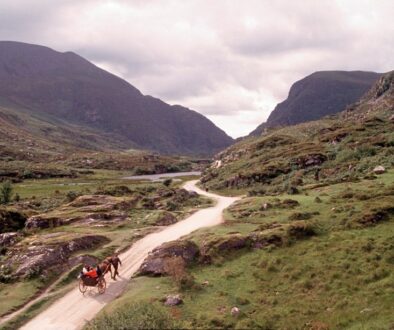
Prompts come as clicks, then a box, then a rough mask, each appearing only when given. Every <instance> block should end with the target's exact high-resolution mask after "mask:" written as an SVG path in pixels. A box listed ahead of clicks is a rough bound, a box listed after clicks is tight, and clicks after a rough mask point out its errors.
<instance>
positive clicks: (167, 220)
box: [155, 212, 178, 226]
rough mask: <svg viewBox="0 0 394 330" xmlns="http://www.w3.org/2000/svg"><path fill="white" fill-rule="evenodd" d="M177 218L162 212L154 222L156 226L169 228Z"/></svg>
mask: <svg viewBox="0 0 394 330" xmlns="http://www.w3.org/2000/svg"><path fill="white" fill-rule="evenodd" d="M177 221H178V220H177V218H176V217H175V216H174V215H173V214H172V213H170V212H162V213H161V214H160V215H159V217H158V219H157V220H156V222H155V225H156V226H169V225H172V224H174V223H176V222H177Z"/></svg>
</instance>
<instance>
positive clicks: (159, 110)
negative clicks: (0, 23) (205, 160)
mask: <svg viewBox="0 0 394 330" xmlns="http://www.w3.org/2000/svg"><path fill="white" fill-rule="evenodd" d="M0 104H3V105H4V104H5V105H8V106H9V105H10V104H11V105H16V106H18V107H21V108H25V109H29V110H30V111H31V112H32V113H40V114H41V115H46V114H47V115H50V116H52V117H55V118H58V119H62V120H65V121H67V122H69V123H72V124H77V125H79V126H85V127H88V128H93V129H96V130H100V131H103V132H106V133H111V134H116V135H118V136H122V137H123V138H124V139H125V140H126V141H128V142H129V143H130V146H134V145H137V146H138V147H140V148H144V149H151V150H156V151H159V152H163V153H184V154H210V153H213V152H215V151H219V150H220V149H222V148H224V147H226V146H228V145H229V144H230V143H231V142H232V139H231V138H230V137H229V136H227V135H226V134H225V133H224V132H223V131H222V130H220V129H219V128H218V127H216V126H215V125H214V124H213V123H212V122H211V121H209V120H208V119H207V118H205V117H204V116H202V115H201V114H199V113H197V112H195V111H192V110H189V109H187V108H184V107H181V106H170V105H168V104H166V103H164V102H163V101H161V100H159V99H157V98H154V97H151V96H144V95H142V94H141V92H140V91H139V90H138V89H136V88H135V87H133V86H132V85H130V84H129V83H127V82H126V81H124V80H122V79H120V78H118V77H116V76H115V75H112V74H110V73H108V72H106V71H104V70H102V69H100V68H98V67H96V66H95V65H93V64H92V63H90V62H88V61H87V60H85V59H84V58H82V57H80V56H78V55H76V54H74V53H72V52H66V53H59V52H56V51H54V50H51V49H49V48H47V47H42V46H37V45H30V44H24V43H18V42H9V41H2V42H0Z"/></svg>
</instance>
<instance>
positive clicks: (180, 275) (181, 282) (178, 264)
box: [164, 256, 195, 290]
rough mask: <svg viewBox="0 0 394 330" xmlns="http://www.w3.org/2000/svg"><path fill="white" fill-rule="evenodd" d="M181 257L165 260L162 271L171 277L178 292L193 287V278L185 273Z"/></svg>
mask: <svg viewBox="0 0 394 330" xmlns="http://www.w3.org/2000/svg"><path fill="white" fill-rule="evenodd" d="M185 266H186V264H185V260H183V258H182V257H179V256H177V257H171V258H167V259H166V260H165V264H164V270H165V272H166V273H167V274H168V275H170V276H171V277H172V279H173V280H174V282H175V283H176V285H177V286H178V289H179V290H185V289H191V288H193V287H194V286H195V281H194V277H193V276H192V275H191V274H189V273H188V272H187V271H186V267H185Z"/></svg>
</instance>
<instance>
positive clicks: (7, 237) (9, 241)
mask: <svg viewBox="0 0 394 330" xmlns="http://www.w3.org/2000/svg"><path fill="white" fill-rule="evenodd" d="M20 237H22V234H21V233H17V232H11V233H3V234H0V247H1V248H0V249H3V248H7V247H9V246H12V245H14V244H15V243H16V242H18V240H19V238H20ZM0 252H2V251H0Z"/></svg>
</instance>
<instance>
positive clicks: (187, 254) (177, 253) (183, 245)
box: [138, 240, 200, 276]
mask: <svg viewBox="0 0 394 330" xmlns="http://www.w3.org/2000/svg"><path fill="white" fill-rule="evenodd" d="M199 254H200V251H199V248H198V246H197V245H196V244H195V243H193V242H191V241H182V240H177V241H172V242H168V243H164V244H162V245H161V246H159V247H158V248H156V249H154V250H153V251H152V252H151V254H149V256H148V257H147V258H146V259H145V260H144V262H143V263H142V265H141V266H140V268H139V270H138V273H139V274H140V275H154V276H158V275H164V274H166V271H165V261H166V259H167V258H171V257H181V258H182V259H183V260H184V261H185V264H186V265H190V264H192V263H193V262H194V261H196V260H197V259H198V257H199Z"/></svg>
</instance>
